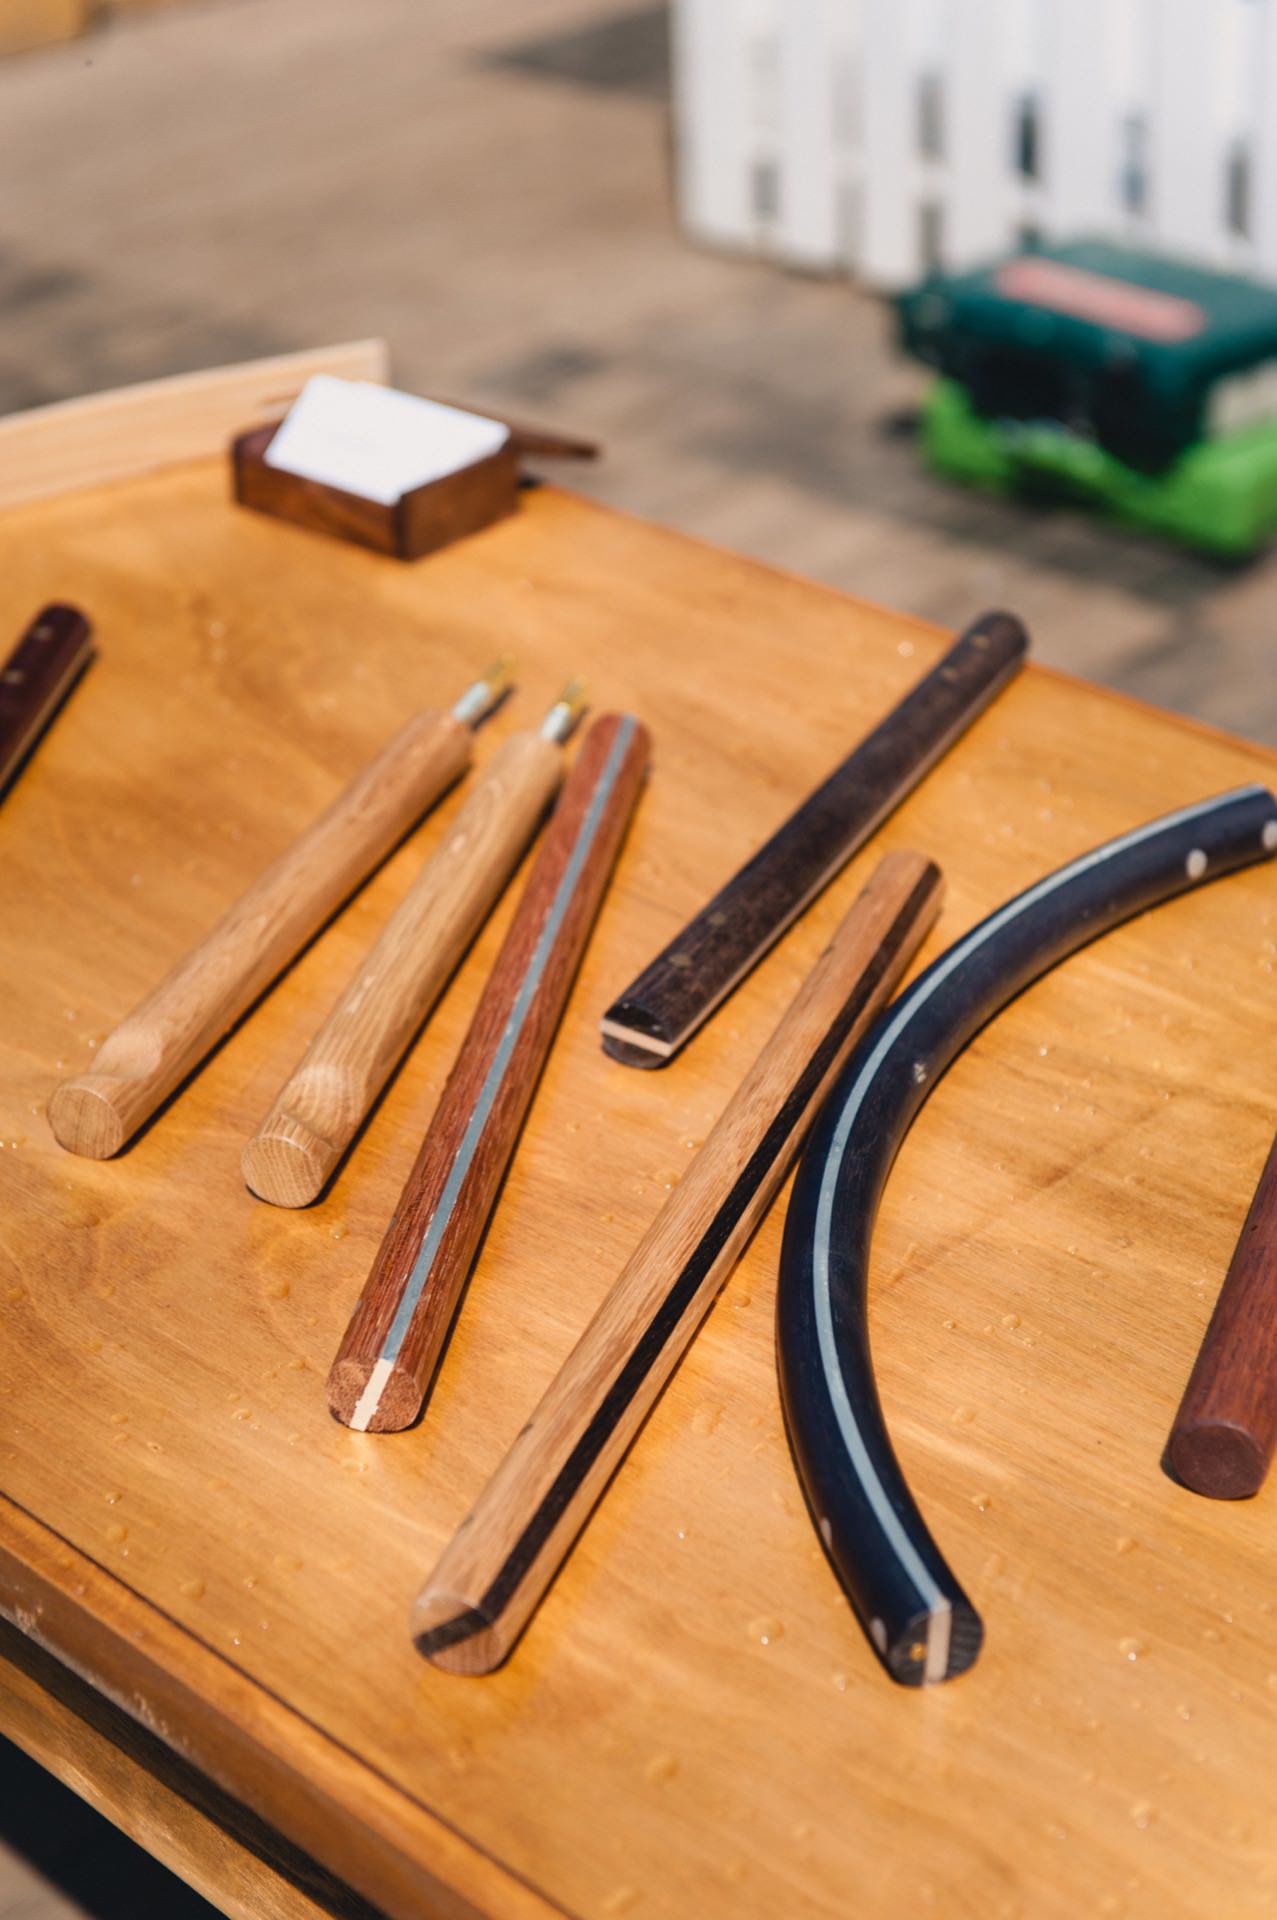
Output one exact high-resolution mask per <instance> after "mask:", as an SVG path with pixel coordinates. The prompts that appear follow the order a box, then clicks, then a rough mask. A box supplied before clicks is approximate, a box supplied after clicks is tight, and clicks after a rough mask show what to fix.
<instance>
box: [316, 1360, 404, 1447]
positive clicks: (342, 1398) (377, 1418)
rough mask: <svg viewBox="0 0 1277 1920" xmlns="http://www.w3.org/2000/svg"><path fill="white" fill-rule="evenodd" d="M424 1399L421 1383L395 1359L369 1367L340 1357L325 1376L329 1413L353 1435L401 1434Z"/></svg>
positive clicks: (381, 1361)
mask: <svg viewBox="0 0 1277 1920" xmlns="http://www.w3.org/2000/svg"><path fill="white" fill-rule="evenodd" d="M424 1400H425V1395H424V1393H423V1392H422V1389H421V1382H420V1380H419V1379H418V1378H417V1376H416V1375H415V1374H414V1373H413V1372H411V1370H410V1369H409V1368H407V1367H405V1366H401V1365H400V1364H399V1362H398V1361H395V1360H377V1361H374V1363H373V1364H372V1365H371V1366H369V1365H368V1364H367V1362H365V1361H363V1360H357V1359H355V1358H353V1357H352V1356H349V1355H340V1354H339V1355H338V1357H337V1359H336V1360H334V1362H333V1365H332V1370H331V1371H330V1373H329V1375H328V1411H329V1412H330V1413H331V1414H332V1416H333V1419H334V1420H340V1421H341V1424H342V1426H343V1427H351V1428H353V1430H354V1431H355V1432H356V1433H402V1432H403V1430H404V1428H405V1427H410V1426H411V1425H412V1424H413V1422H414V1421H415V1420H416V1418H417V1416H418V1414H419V1413H420V1412H421V1408H422V1404H423V1402H424Z"/></svg>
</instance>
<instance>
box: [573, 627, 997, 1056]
mask: <svg viewBox="0 0 1277 1920" xmlns="http://www.w3.org/2000/svg"><path fill="white" fill-rule="evenodd" d="M1028 644H1029V636H1028V634H1027V633H1026V632H1025V630H1024V628H1023V626H1022V625H1021V623H1020V622H1019V621H1018V620H1017V619H1016V617H1015V615H1014V614H1011V613H986V614H984V615H982V617H981V618H980V619H979V620H977V621H975V623H974V624H973V625H972V626H970V627H968V628H967V630H966V632H965V633H964V634H963V635H962V637H961V638H960V639H959V640H957V641H955V643H954V645H953V646H952V647H950V649H949V651H948V652H947V653H946V654H945V655H944V657H943V659H941V660H939V661H937V663H936V665H935V666H934V667H933V668H932V669H931V671H930V673H928V674H925V675H924V676H923V678H922V679H921V680H919V681H918V682H917V684H916V685H915V686H912V687H911V688H910V689H909V691H908V693H907V694H906V695H905V697H904V699H903V700H901V701H900V702H899V703H898V704H897V705H896V706H894V707H893V708H892V710H891V712H890V713H888V714H886V715H885V716H884V718H883V719H881V720H880V721H879V722H878V725H877V726H876V727H875V728H874V729H873V731H872V733H868V734H866V735H865V738H864V739H863V740H862V741H861V742H860V744H859V746H857V747H855V748H854V749H853V750H852V752H851V753H849V754H848V755H847V758H846V759H845V760H843V761H842V762H841V763H840V764H839V765H838V766H836V767H835V768H834V770H833V772H832V773H831V774H829V775H828V777H827V778H826V779H825V780H823V781H822V782H821V784H820V785H819V786H818V787H817V788H816V789H815V790H814V792H812V793H810V794H808V796H807V798H806V799H805V800H804V801H803V802H802V804H801V806H799V807H797V808H796V809H795V810H794V812H793V813H791V814H790V816H789V818H788V819H787V820H783V821H782V822H781V824H780V826H778V827H777V829H776V831H775V833H773V835H772V837H771V839H770V840H768V841H767V842H766V843H765V844H764V845H763V846H761V847H760V848H759V849H758V851H757V853H755V854H752V855H751V856H750V858H749V859H748V860H747V861H746V862H745V865H744V866H743V867H741V868H740V869H739V870H738V872H736V873H734V874H733V875H732V877H731V879H730V880H728V881H727V882H726V883H725V884H724V885H723V886H722V887H720V888H719V890H718V892H717V893H716V894H715V895H714V897H713V899H712V900H709V901H707V902H706V904H705V905H704V906H703V907H702V908H701V910H700V912H699V913H698V914H697V915H696V916H695V918H694V919H692V920H689V922H688V923H687V925H686V926H685V927H684V928H683V930H682V932H681V933H678V934H676V935H675V937H674V938H673V940H671V941H670V943H669V945H668V946H667V947H666V948H665V950H664V952H663V953H658V954H657V956H656V958H655V960H653V961H651V962H650V963H649V964H648V965H647V966H646V967H645V968H644V969H643V971H642V973H641V974H639V976H638V978H637V979H636V980H633V981H632V982H631V983H630V985H629V986H628V987H627V988H626V989H625V992H624V993H623V994H622V995H621V996H620V998H619V999H618V1000H615V1001H613V1003H612V1005H611V1006H610V1007H609V1008H608V1010H607V1012H606V1013H605V1014H604V1015H603V1019H602V1021H601V1023H600V1027H599V1031H600V1033H601V1035H602V1039H603V1051H604V1052H605V1053H610V1054H611V1056H612V1058H613V1059H614V1060H620V1061H621V1062H622V1063H623V1064H624V1065H625V1066H627V1067H664V1066H667V1065H668V1063H669V1062H670V1061H671V1060H672V1059H673V1057H674V1055H675V1054H676V1053H678V1051H679V1049H680V1048H681V1047H684V1046H685V1045H686V1044H687V1042H688V1041H689V1040H690V1039H691V1037H692V1035H693V1034H694V1033H696V1032H697V1031H698V1030H699V1029H700V1028H701V1027H702V1026H703V1025H704V1024H705V1022H706V1021H707V1020H708V1019H709V1018H710V1016H711V1014H713V1013H714V1011H715V1009H716V1008H718V1007H720V1006H721V1005H722V1004H723V1002H724V1001H725V1000H726V999H727V997H728V995H729V994H731V993H734V992H735V990H736V988H737V987H738V986H739V985H740V983H741V981H742V980H743V979H744V978H745V976H746V974H748V973H749V971H750V969H751V968H753V967H756V966H757V965H758V962H759V961H760V960H761V959H762V957H763V955H764V954H765V953H766V952H768V950H769V949H770V948H771V947H773V946H774V945H775V943H776V941H777V940H779V939H780V937H781V935H782V934H783V933H784V932H785V929H786V928H787V927H789V926H791V925H792V924H793V922H794V921H795V920H796V919H797V918H798V916H799V914H801V913H805V912H806V910H807V908H808V907H809V906H810V905H811V903H812V901H813V900H814V899H815V898H816V897H817V895H818V894H819V893H820V892H821V891H822V890H823V889H824V888H825V887H827V886H828V885H829V882H830V881H831V880H832V879H833V878H834V876H835V875H836V874H838V873H840V872H841V870H842V868H843V867H844V866H845V865H846V864H847V862H848V860H850V859H851V857H852V855H853V854H854V853H855V852H856V851H857V849H858V848H860V847H862V846H863V845H864V843H865V841H866V840H867V839H868V838H869V836H870V835H871V834H872V833H875V832H876V831H877V829H878V828H879V827H880V826H881V825H882V822H883V821H884V820H885V819H886V818H887V815H888V814H889V813H891V812H892V811H893V810H894V809H895V808H896V807H898V806H899V805H900V803H901V801H902V800H904V799H905V798H906V796H907V795H908V794H910V793H911V792H912V791H913V789H914V788H915V787H916V786H917V784H918V782H919V781H920V780H921V779H922V777H923V775H924V774H926V773H927V772H928V771H929V770H930V769H931V768H932V767H933V766H934V765H935V764H936V762H937V760H939V759H940V758H941V757H942V755H944V754H946V753H947V752H948V751H949V749H950V747H952V746H953V745H955V743H956V742H957V741H958V740H960V739H961V738H962V735H963V734H964V733H965V732H966V731H967V728H968V727H969V726H970V725H971V723H972V721H973V720H974V719H975V718H976V716H977V715H978V714H981V713H983V712H984V709H985V708H986V707H987V706H988V704H989V702H990V701H991V700H993V699H994V698H995V697H996V696H997V695H998V694H999V693H1001V691H1002V689H1003V687H1005V686H1007V685H1008V684H1009V683H1010V682H1011V681H1012V680H1013V679H1014V678H1015V676H1016V674H1017V673H1018V672H1019V671H1020V668H1021V667H1022V666H1023V665H1024V658H1025V654H1026V651H1027V649H1028Z"/></svg>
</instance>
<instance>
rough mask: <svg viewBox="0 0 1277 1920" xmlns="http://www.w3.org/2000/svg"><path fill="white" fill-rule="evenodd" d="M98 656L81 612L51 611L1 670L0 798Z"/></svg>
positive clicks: (38, 619)
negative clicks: (78, 679)
mask: <svg viewBox="0 0 1277 1920" xmlns="http://www.w3.org/2000/svg"><path fill="white" fill-rule="evenodd" d="M92 654H93V634H92V629H91V628H90V626H89V623H88V621H87V620H86V619H85V617H84V615H83V614H82V613H80V612H79V611H78V610H77V609H76V608H75V607H62V606H52V607H45V608H44V610H43V611H42V612H40V613H38V614H37V615H36V617H35V619H34V620H33V621H32V622H31V625H30V626H29V627H28V628H27V630H26V632H25V633H24V634H23V636H22V638H21V639H20V640H19V642H18V644H17V646H16V647H15V648H14V650H13V652H12V653H11V654H10V655H9V658H8V659H7V660H6V661H5V663H4V666H3V667H2V668H0V793H3V792H4V790H5V788H6V787H7V786H8V785H9V782H10V781H11V780H12V779H13V777H14V775H15V774H16V773H17V771H18V768H19V767H20V766H21V765H22V763H23V761H24V760H25V759H26V757H27V754H28V753H29V752H30V750H31V748H32V747H33V746H34V745H35V743H36V741H37V740H38V738H39V737H40V735H41V733H42V732H43V731H44V729H45V727H46V726H47V725H48V723H49V721H50V720H51V719H52V718H53V715H54V714H55V713H56V712H57V710H58V708H59V707H60V706H61V704H62V702H63V701H64V700H65V699H66V696H67V694H68V693H69V692H70V691H71V688H72V687H73V686H74V684H75V682H76V680H77V678H78V677H79V675H80V674H81V673H82V672H83V670H84V668H85V666H86V665H87V664H88V661H89V660H90V658H91V657H92Z"/></svg>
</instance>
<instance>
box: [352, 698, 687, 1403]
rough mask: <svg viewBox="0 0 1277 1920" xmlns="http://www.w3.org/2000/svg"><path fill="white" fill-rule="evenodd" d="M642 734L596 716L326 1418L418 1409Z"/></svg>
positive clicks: (541, 1051)
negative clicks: (330, 1412) (330, 1411)
mask: <svg viewBox="0 0 1277 1920" xmlns="http://www.w3.org/2000/svg"><path fill="white" fill-rule="evenodd" d="M649 744H650V743H649V739H648V734H647V729H646V728H645V727H643V726H641V725H640V724H639V722H638V721H637V720H635V719H633V718H631V717H630V716H629V715H623V714H622V715H618V714H604V715H603V716H602V717H601V718H600V719H598V720H596V721H595V722H594V724H593V726H592V727H591V728H590V730H589V732H588V733H587V734H586V736H585V739H584V740H583V741H582V743H581V750H580V752H579V753H578V755H577V758H576V764H575V765H574V767H573V769H572V772H571V773H570V775H569V776H568V779H567V782H566V784H565V786H564V789H563V794H562V797H561V799H560V801H559V804H558V806H557V807H556V808H555V811H554V817H553V819H552V820H551V822H550V826H549V828H548V830H547V832H546V836H545V840H544V842H543V844H542V847H541V851H540V853H539V854H538V855H537V859H536V863H535V865H534V866H533V869H532V872H531V874H530V876H529V878H528V883H527V886H526V888H525V889H524V893H523V897H522V899H521V900H520V902H519V906H518V910H517V912H516V914H515V916H514V919H513V920H512V921H511V923H510V930H509V932H508V933H507V935H506V937H505V941H504V943H503V945H502V948H501V951H500V953H499V954H498V956H497V960H496V965H495V966H494V967H493V969H492V974H491V977H490V978H489V980H488V983H487V986H486V987H485V989H484V992H483V997H482V999H481V1000H480V1002H479V1005H478V1007H477V1009H476V1011H475V1015H474V1019H473V1020H472V1021H471V1023H470V1029H469V1031H468V1033H467V1034H466V1037H465V1040H464V1041H463V1043H462V1047H461V1052H460V1053H459V1055H458V1056H457V1063H456V1065H455V1066H454V1068H453V1070H452V1074H451V1076H450V1078H449V1080H448V1084H447V1086H446V1088H445V1089H444V1095H443V1099H442V1100H441V1101H440V1103H439V1106H438V1109H437V1110H436V1112H435V1116H434V1119H433V1121H432V1122H431V1125H430V1129H429V1131H428V1133H427V1134H426V1137H425V1140H424V1141H423V1143H422V1146H421V1151H420V1153H419V1154H418V1155H417V1160H416V1164H415V1166H414V1167H413V1169H412V1172H411V1173H410V1174H409V1176H408V1180H407V1184H406V1185H405V1187H404V1190H403V1193H402V1194H401V1196H400V1199H399V1205H398V1207H397V1208H396V1210H395V1214H394V1217H393V1219H392V1220H391V1222H390V1225H389V1227H388V1228H387V1230H386V1237H385V1239H384V1240H383V1241H382V1243H381V1247H380V1249H379V1251H378V1253H377V1257H376V1259H375V1261H374V1262H373V1266H372V1271H371V1272H370V1273H369V1275H368V1279H367V1281H366V1282H365V1285H364V1290H363V1293H362V1295H361V1296H360V1299H359V1302H358V1304H357V1305H356V1307H355V1311H354V1314H353V1315H352V1317H351V1321H350V1324H349V1326H348V1327H347V1329H346V1333H345V1336H344V1337H343V1339H342V1343H341V1346H340V1347H339V1349H338V1351H337V1357H336V1359H335V1360H334V1362H333V1366H332V1371H331V1372H330V1374H329V1377H328V1404H329V1406H330V1408H331V1409H332V1412H333V1414H334V1415H335V1416H336V1418H337V1419H338V1420H341V1421H343V1422H344V1423H345V1424H346V1425H347V1426H352V1427H356V1428H358V1429H359V1430H360V1431H371V1432H375V1433H381V1432H387V1431H390V1430H392V1429H396V1428H400V1427H406V1426H409V1425H410V1424H411V1422H412V1421H413V1420H415V1419H416V1417H417V1415H418V1413H419V1412H420V1411H421V1406H422V1402H423V1400H424V1399H425V1396H426V1392H427V1390H428V1388H429V1385H430V1381H431V1379H432V1377H433V1375H434V1371H435V1368H436V1366H437V1365H438V1361H439V1356H440V1354H441V1353H442V1351H443V1345H444V1341H445V1340H446V1338H447V1334H448V1329H449V1327H450V1325H451V1323H452V1319H453V1315H454V1313H455V1311H456V1306H457V1301H458V1299H459V1297H460V1294H461V1289H462V1287H463V1286H464V1284H465V1281H466V1279H467V1277H468V1275H469V1272H470V1266H471V1263H472V1261H473V1259H474V1255H475V1251H476V1249H477V1247H478V1244H479V1240H480V1238H481V1236H482V1234H483V1229H484V1227H485V1225H486V1224H487V1220H488V1216H489V1214H490V1213H491V1211H492V1208H493V1205H494V1204H495V1201H496V1196H497V1192H498V1189H499V1188H500V1185H501V1181H502V1179H503V1178H504V1175H505V1170H506V1167H507V1165H508V1164H509V1161H510V1156H511V1154H512V1153H513V1152H514V1147H515V1142H516V1140H517V1139H518V1135H519V1129H520V1127H521V1126H522V1124H523V1119H524V1115H525V1114H526V1112H527V1110H528V1105H529V1102H530V1101H531V1099H532V1092H533V1089H534V1088H535V1086H536V1083H537V1078H538V1076H539V1074H540V1072H541V1068H542V1066H543V1065H544V1062H545V1057H546V1054H547V1053H548V1052H549V1049H550V1043H551V1041H552V1039H553V1037H554V1033H555V1029H556V1028H557V1026H558V1024H559V1019H560V1017H561V1015H562V1012H563V1008H564V1005H565V1004H566V1001H567V997H568V993H569V991H570V989H571V986H572V981H573V979H574V977H575V975H576V970H577V967H578V965H579V964H580V960H581V955H582V953H583V952H584V950H585V943H586V941H587V940H588V938H589V934H590V928H591V927H592V926H593V924H594V918H595V915H596V914H597V912H598V908H599V903H600V902H601V900H602V898H603V892H604V889H605V887H606V886H607V881H608V876H609V874H610V873H611V871H612V867H613V865H614V864H615V861H616V856H617V854H618V852H619V850H620V846H621V841H622V839H623V838H624V834H625V829H626V827H627V825H628V824H629V819H630V815H631V814H632V812H633V810H634V804H635V802H636V800H637V799H638V795H639V789H640V787H641V785H642V782H643V776H644V773H645V771H646V768H647V761H648V753H649Z"/></svg>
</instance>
